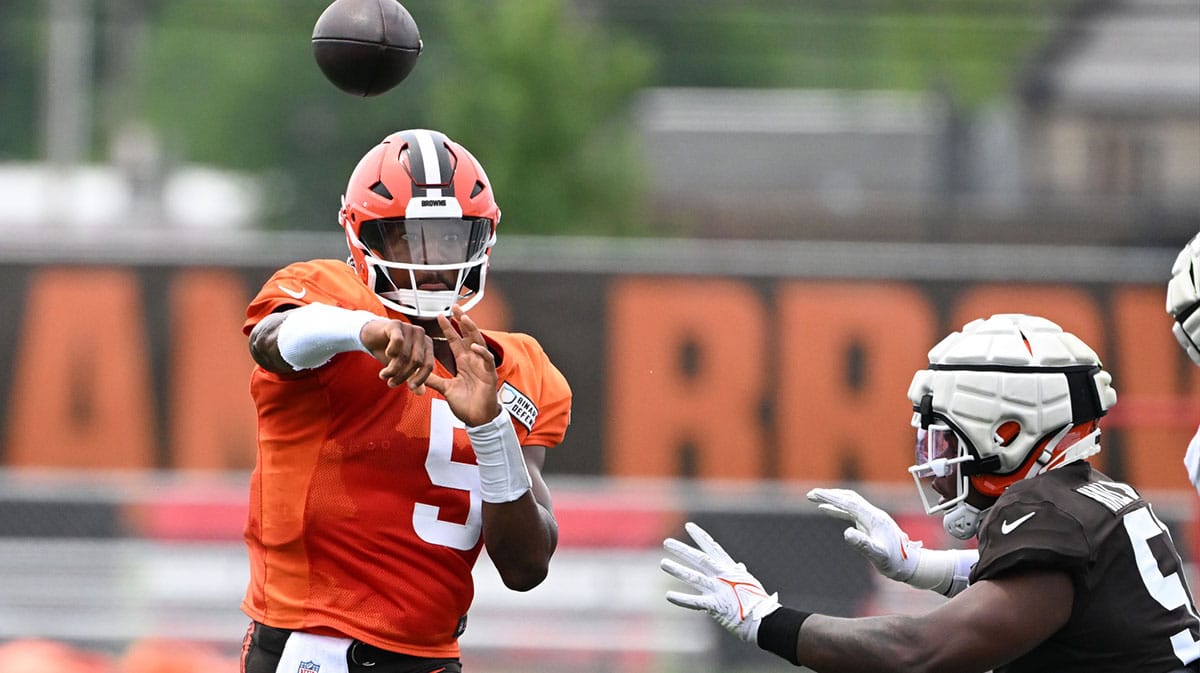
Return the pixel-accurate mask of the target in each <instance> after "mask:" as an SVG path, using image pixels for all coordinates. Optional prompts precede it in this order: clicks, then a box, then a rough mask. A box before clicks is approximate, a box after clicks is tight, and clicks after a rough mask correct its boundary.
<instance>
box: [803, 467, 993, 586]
mask: <svg viewBox="0 0 1200 673" xmlns="http://www.w3.org/2000/svg"><path fill="white" fill-rule="evenodd" d="M808 499H809V500H811V501H813V502H815V503H819V504H818V507H817V509H819V510H821V511H822V512H824V513H825V514H828V515H829V516H832V517H835V518H838V519H842V520H844V521H849V522H850V523H853V524H854V527H853V528H847V529H846V530H845V531H844V532H843V533H842V537H843V538H845V540H846V544H848V545H850V546H851V547H853V548H854V549H855V550H857V551H858V552H859V553H860V554H862V555H863V556H865V557H867V560H868V561H870V562H871V565H874V566H875V568H876V569H878V570H879V572H880V574H882V575H883V576H884V577H888V578H890V579H893V580H896V581H898V582H904V583H905V584H908V585H911V586H914V587H916V588H918V589H931V590H933V591H936V592H938V593H940V594H943V595H947V596H953V595H954V594H957V593H958V592H959V591H962V590H963V589H965V588H966V587H967V578H968V576H969V575H970V573H971V566H972V565H974V564H975V562H976V561H977V560H979V553H978V552H977V551H975V550H945V551H943V550H937V549H924V548H923V547H922V546H921V543H920V542H919V541H914V540H910V539H909V538H908V534H907V533H905V532H904V531H903V530H901V529H900V526H898V525H897V524H896V522H895V520H893V519H892V517H891V516H890V515H889V514H888V513H887V512H885V511H883V510H882V509H879V508H878V507H876V506H874V505H872V504H871V503H869V502H867V500H866V499H865V498H863V497H862V496H861V495H859V494H858V493H857V492H855V491H851V490H849V489H842V488H814V489H813V490H811V491H809V492H808Z"/></svg>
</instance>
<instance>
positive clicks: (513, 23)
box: [144, 0, 649, 234]
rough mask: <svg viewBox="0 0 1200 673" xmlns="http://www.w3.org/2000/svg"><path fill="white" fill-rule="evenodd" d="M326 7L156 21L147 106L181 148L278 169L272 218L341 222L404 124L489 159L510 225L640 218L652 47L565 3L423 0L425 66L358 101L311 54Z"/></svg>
mask: <svg viewBox="0 0 1200 673" xmlns="http://www.w3.org/2000/svg"><path fill="white" fill-rule="evenodd" d="M326 4H327V2H326V0H311V1H310V0H303V1H301V0H291V1H281V0H270V1H268V0H258V1H256V2H252V3H243V2H233V1H229V0H220V1H218V2H213V1H211V0H175V1H174V2H170V3H164V4H163V5H161V6H160V8H159V12H158V16H157V17H156V19H155V21H154V22H153V24H152V26H153V27H152V38H151V39H150V43H149V45H148V51H149V60H148V63H149V65H148V66H147V69H148V74H147V85H146V87H145V90H144V95H145V101H144V109H145V110H146V114H147V115H148V117H149V119H150V120H151V122H152V124H153V126H154V127H156V128H158V129H160V130H161V131H162V132H164V135H165V137H166V138H168V151H169V152H170V153H171V154H172V155H175V156H178V157H184V158H186V159H187V160H189V161H198V162H203V163H212V164H218V165H224V166H230V167H234V168H241V169H246V170H253V171H264V170H273V171H277V173H278V174H279V176H280V179H278V180H271V181H269V182H270V184H271V185H273V186H274V187H275V188H274V189H272V190H271V192H272V193H271V194H270V195H269V198H270V199H271V213H272V215H271V217H269V218H268V220H267V221H266V222H264V223H263V224H264V226H267V227H273V228H318V229H324V228H327V227H332V226H336V225H334V217H335V214H336V211H337V206H338V197H339V195H340V194H341V193H342V191H343V188H344V186H345V180H346V178H347V177H348V176H349V174H350V171H351V170H352V169H353V167H354V164H355V162H356V161H357V160H358V158H359V157H361V156H362V154H363V153H364V152H365V151H366V150H367V149H369V148H370V147H371V146H372V145H374V144H375V143H376V142H378V141H379V140H380V139H381V138H383V136H385V135H386V134H388V133H390V132H391V131H394V130H398V129H402V128H414V127H428V128H437V129H439V130H443V131H446V132H447V133H448V134H449V135H450V136H451V137H453V138H455V139H456V140H458V141H459V142H462V143H463V144H464V145H465V146H466V147H468V148H469V149H471V151H472V152H473V153H475V155H476V156H477V157H479V159H480V161H481V162H482V163H483V165H484V166H485V167H486V168H487V170H488V172H489V177H490V178H491V179H492V181H493V183H495V187H496V192H497V195H498V199H499V201H500V203H501V207H502V208H503V209H504V212H505V229H506V230H507V231H513V232H520V233H578V232H581V231H586V232H589V233H609V234H616V233H631V232H633V231H634V230H635V229H636V222H637V221H638V220H637V219H636V217H635V214H636V212H637V205H638V203H639V202H640V198H641V193H642V191H641V182H640V180H639V173H638V171H637V168H636V166H637V161H636V155H635V154H634V152H633V141H632V140H631V137H630V132H631V129H632V126H631V125H630V124H628V123H627V120H626V119H625V118H624V115H625V114H626V113H627V111H628V109H629V102H630V100H631V99H632V97H633V95H634V94H635V93H636V92H637V91H638V90H639V89H640V88H642V87H643V86H644V85H645V84H646V79H647V74H648V72H649V61H648V57H647V56H646V55H645V52H644V51H642V50H640V49H639V48H638V47H636V46H635V45H633V44H632V43H630V42H625V41H621V40H617V39H615V38H613V37H612V36H609V35H605V34H603V33H601V32H599V31H598V30H596V26H594V25H592V26H585V24H583V23H582V22H578V21H575V20H574V19H573V18H572V17H571V16H570V14H569V13H568V11H567V9H566V4H565V2H564V0H522V1H521V2H498V3H480V2H469V1H467V0H461V1H451V2H436V1H434V0H410V1H409V2H406V3H405V6H406V7H407V8H408V9H409V11H410V12H411V13H412V14H413V17H414V18H415V19H416V20H417V23H418V25H419V27H420V29H421V37H422V39H423V41H424V43H425V49H424V52H423V53H422V55H421V58H420V60H419V61H418V63H417V66H416V69H415V70H414V72H413V74H412V75H410V77H409V78H408V79H407V80H406V81H404V82H403V83H401V84H400V85H399V86H397V87H396V88H395V89H393V90H392V91H389V92H387V93H385V94H382V95H380V96H376V97H372V98H355V97H353V96H349V95H347V94H345V93H342V92H340V91H338V90H337V89H335V88H334V87H333V85H331V84H330V83H329V82H327V81H326V80H325V79H324V78H323V76H322V75H321V73H320V71H319V69H318V68H317V67H316V64H315V63H314V61H313V58H312V52H311V44H310V36H311V34H312V26H313V23H314V22H315V21H316V18H317V17H318V16H319V15H320V13H321V11H322V10H323V9H324V8H325V6H326ZM214 5H215V6H214ZM216 10H219V11H216ZM601 149H603V152H602V151H600V150H601Z"/></svg>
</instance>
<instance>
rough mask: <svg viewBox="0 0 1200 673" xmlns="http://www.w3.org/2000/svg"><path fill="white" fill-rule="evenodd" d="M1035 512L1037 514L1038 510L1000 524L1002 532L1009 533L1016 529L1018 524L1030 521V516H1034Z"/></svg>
mask: <svg viewBox="0 0 1200 673" xmlns="http://www.w3.org/2000/svg"><path fill="white" fill-rule="evenodd" d="M1034 514H1037V512H1030V513H1028V514H1026V515H1025V516H1023V517H1021V518H1020V519H1017V520H1016V521H1013V522H1012V523H1009V522H1008V521H1005V522H1004V523H1002V524H1000V533H1001V534H1003V535H1008V534H1009V533H1011V532H1013V531H1014V530H1016V529H1017V526H1020V525H1021V524H1023V523H1025V522H1026V521H1029V519H1030V517H1032V516H1033V515H1034Z"/></svg>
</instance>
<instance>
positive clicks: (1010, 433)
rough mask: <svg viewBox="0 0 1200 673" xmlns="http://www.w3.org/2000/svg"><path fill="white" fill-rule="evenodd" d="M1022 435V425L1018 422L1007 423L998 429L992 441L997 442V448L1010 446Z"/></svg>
mask: <svg viewBox="0 0 1200 673" xmlns="http://www.w3.org/2000/svg"><path fill="white" fill-rule="evenodd" d="M1019 434H1021V424H1020V423H1018V422H1016V421H1005V422H1003V423H1001V424H1000V427H998V428H996V432H995V433H994V434H993V435H992V439H993V440H994V441H995V442H996V446H1008V445H1009V444H1012V442H1013V440H1014V439H1016V438H1017V435H1019Z"/></svg>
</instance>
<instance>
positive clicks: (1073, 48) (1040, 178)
mask: <svg viewBox="0 0 1200 673" xmlns="http://www.w3.org/2000/svg"><path fill="white" fill-rule="evenodd" d="M639 120H640V125H641V130H642V133H643V147H644V148H645V154H646V160H647V165H648V174H649V176H650V180H651V183H652V193H653V195H654V203H655V208H656V216H657V218H658V219H659V221H661V222H662V223H663V226H664V228H666V229H667V230H668V231H670V232H672V233H680V234H685V235H702V236H719V237H766V238H799V239H808V238H836V239H843V240H856V239H871V240H902V241H903V240H913V241H916V240H939V241H942V240H948V241H965V242H976V241H979V242H984V241H997V242H1026V243H1029V242H1044V243H1089V244H1093V243H1101V244H1142V245H1146V244H1163V245H1166V244H1170V245H1174V244H1175V243H1176V242H1177V241H1179V240H1186V239H1187V238H1188V237H1189V236H1190V235H1192V234H1194V233H1195V232H1196V230H1197V229H1198V228H1200V4H1197V3H1196V2H1193V1H1191V0H1124V1H1122V2H1099V3H1096V2H1092V3H1081V4H1080V5H1079V10H1078V11H1075V12H1073V13H1070V14H1068V15H1067V16H1066V17H1064V19H1063V22H1062V24H1061V25H1060V26H1059V27H1058V28H1057V30H1055V31H1053V33H1052V34H1051V37H1050V38H1049V40H1048V41H1047V42H1046V43H1045V44H1044V45H1042V46H1041V48H1040V49H1039V50H1038V51H1037V53H1036V55H1035V56H1034V58H1032V59H1031V60H1030V62H1029V63H1028V64H1027V65H1026V67H1025V68H1024V69H1022V71H1021V75H1020V77H1018V78H1017V80H1016V81H1015V82H1014V83H1013V94H1012V96H1011V100H1010V101H1008V102H1002V103H1000V104H996V105H993V106H990V107H987V108H984V109H978V110H967V109H963V108H962V107H961V106H960V105H958V104H957V101H956V99H955V95H954V91H953V90H951V89H949V88H945V89H935V90H932V91H929V92H927V93H924V94H920V93H917V94H913V93H900V92H891V91H876V92H848V91H811V90H774V89H772V90H747V89H725V90H721V89H654V90H649V91H647V92H646V93H645V94H644V95H643V96H642V98H641V101H640V105H639Z"/></svg>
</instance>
